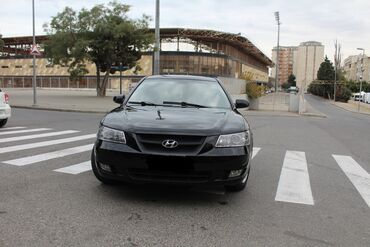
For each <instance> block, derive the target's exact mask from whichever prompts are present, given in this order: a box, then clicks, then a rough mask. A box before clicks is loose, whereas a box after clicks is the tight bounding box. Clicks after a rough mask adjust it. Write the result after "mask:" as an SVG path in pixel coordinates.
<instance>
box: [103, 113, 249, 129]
mask: <svg viewBox="0 0 370 247" xmlns="http://www.w3.org/2000/svg"><path fill="white" fill-rule="evenodd" d="M102 124H103V125H104V126H107V127H111V128H114V129H119V130H124V131H127V132H133V133H162V134H165V133H168V134H171V133H172V134H175V133H176V134H197V135H207V136H209V135H220V134H229V133H236V132H241V131H244V130H247V129H249V126H248V123H247V122H246V121H245V120H244V118H243V117H242V116H241V115H240V114H239V113H238V112H234V111H233V110H231V109H215V108H201V109H198V108H181V107H152V106H145V107H123V108H117V109H115V110H113V111H112V112H110V113H108V114H107V115H106V116H105V117H104V119H103V120H102Z"/></svg>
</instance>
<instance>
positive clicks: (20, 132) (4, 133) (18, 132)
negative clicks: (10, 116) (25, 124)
mask: <svg viewBox="0 0 370 247" xmlns="http://www.w3.org/2000/svg"><path fill="white" fill-rule="evenodd" d="M45 130H51V129H49V128H38V129H28V130H14V131H4V132H0V135H13V134H23V133H30V132H38V131H45Z"/></svg>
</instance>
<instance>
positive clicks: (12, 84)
mask: <svg viewBox="0 0 370 247" xmlns="http://www.w3.org/2000/svg"><path fill="white" fill-rule="evenodd" d="M141 78H142V76H122V88H123V90H128V89H129V87H130V84H131V83H135V82H138V81H139V80H140V79H141ZM102 79H103V78H101V80H102ZM36 82H37V83H36V85H37V87H39V88H75V89H94V88H96V83H97V79H96V76H85V77H83V78H81V79H79V80H76V81H74V80H71V79H70V78H69V76H38V77H37V78H36ZM31 87H32V76H0V88H31ZM119 88H120V77H119V76H111V77H109V81H108V84H107V89H119Z"/></svg>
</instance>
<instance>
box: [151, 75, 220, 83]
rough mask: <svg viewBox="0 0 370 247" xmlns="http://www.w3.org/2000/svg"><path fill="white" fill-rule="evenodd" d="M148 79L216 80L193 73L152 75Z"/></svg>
mask: <svg viewBox="0 0 370 247" xmlns="http://www.w3.org/2000/svg"><path fill="white" fill-rule="evenodd" d="M147 78H148V79H181V80H195V81H213V82H217V80H216V78H213V77H206V76H195V75H152V76H148V77H147Z"/></svg>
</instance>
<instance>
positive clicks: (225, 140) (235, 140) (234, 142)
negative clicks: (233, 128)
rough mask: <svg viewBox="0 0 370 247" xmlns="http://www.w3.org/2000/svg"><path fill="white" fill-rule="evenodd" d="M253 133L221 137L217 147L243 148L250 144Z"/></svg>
mask: <svg viewBox="0 0 370 247" xmlns="http://www.w3.org/2000/svg"><path fill="white" fill-rule="evenodd" d="M250 138H251V133H250V131H249V130H247V131H245V132H241V133H236V134H230V135H221V136H220V137H218V140H217V143H216V147H218V148H226V147H243V146H246V145H249V144H250Z"/></svg>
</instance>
